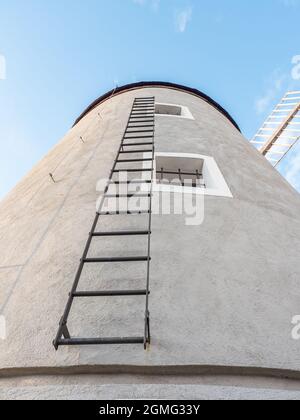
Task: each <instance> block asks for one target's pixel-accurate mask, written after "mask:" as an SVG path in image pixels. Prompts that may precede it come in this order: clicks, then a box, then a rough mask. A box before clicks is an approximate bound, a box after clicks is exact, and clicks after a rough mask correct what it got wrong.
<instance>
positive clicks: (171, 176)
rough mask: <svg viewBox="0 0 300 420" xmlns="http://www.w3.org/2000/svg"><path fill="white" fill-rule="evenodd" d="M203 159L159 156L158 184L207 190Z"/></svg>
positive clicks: (157, 162) (157, 159) (157, 163)
mask: <svg viewBox="0 0 300 420" xmlns="http://www.w3.org/2000/svg"><path fill="white" fill-rule="evenodd" d="M203 163H204V161H203V159H191V158H185V157H182V158H181V157H171V156H157V157H156V182H157V183H158V184H165V185H169V184H171V183H172V184H174V185H181V186H183V187H193V188H206V185H205V180H204V177H203Z"/></svg>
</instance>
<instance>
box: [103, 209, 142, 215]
mask: <svg viewBox="0 0 300 420" xmlns="http://www.w3.org/2000/svg"><path fill="white" fill-rule="evenodd" d="M149 213H150V210H132V211H130V210H129V211H108V212H105V211H102V212H100V213H98V214H99V216H126V215H129V216H130V215H133V214H149Z"/></svg>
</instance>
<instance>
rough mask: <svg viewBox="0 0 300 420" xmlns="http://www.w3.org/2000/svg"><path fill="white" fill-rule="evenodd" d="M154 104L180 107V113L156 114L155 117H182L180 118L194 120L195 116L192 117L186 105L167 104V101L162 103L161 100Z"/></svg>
mask: <svg viewBox="0 0 300 420" xmlns="http://www.w3.org/2000/svg"><path fill="white" fill-rule="evenodd" d="M156 105H165V106H174V107H177V108H181V115H170V114H156V113H155V116H156V117H163V118H166V117H169V118H182V119H186V120H195V118H194V117H193V115H192V113H191V111H190V110H189V108H188V107H187V106H182V105H179V104H167V103H162V102H156V103H155V106H156Z"/></svg>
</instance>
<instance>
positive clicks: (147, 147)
mask: <svg viewBox="0 0 300 420" xmlns="http://www.w3.org/2000/svg"><path fill="white" fill-rule="evenodd" d="M154 135H155V98H154V97H143V98H135V100H134V102H133V106H132V109H131V113H130V116H129V119H128V122H127V126H126V129H125V132H124V135H123V138H122V141H121V144H120V147H119V150H118V153H117V157H116V159H115V161H114V165H113V168H112V170H111V173H110V177H109V181H108V183H107V186H106V188H105V191H104V195H103V197H102V200H101V203H100V205H99V209H98V212H97V213H96V216H95V220H94V223H93V226H92V229H91V232H90V233H89V237H88V240H87V243H86V246H85V249H84V252H83V256H82V259H81V260H80V264H79V268H78V271H77V274H76V277H75V280H74V283H73V286H72V289H71V292H70V294H69V299H68V301H67V305H66V308H65V311H64V314H63V316H62V318H61V321H60V324H59V329H58V332H57V335H56V338H55V340H54V341H53V345H54V347H55V349H56V350H57V349H58V347H59V346H81V345H109V344H110V345H113V344H143V345H144V348H145V350H146V349H147V347H148V345H149V344H150V341H151V335H150V313H149V294H150V290H149V287H150V261H151V257H150V251H151V226H152V191H153V177H154V174H153V172H154V156H155V146H154ZM141 147H142V148H141ZM144 153H147V154H148V153H149V156H151V157H149V158H144ZM150 153H151V154H152V155H150ZM139 154H141V156H142V157H140V158H138V159H137V158H134V159H127V157H130V155H139ZM124 156H126V159H125V158H124V159H123V157H124ZM137 162H138V163H141V165H142V166H143V162H148V164H149V163H150V162H152V164H151V163H150V165H151V167H150V166H149V168H126V169H118V168H119V165H120V164H123V165H124V164H133V163H137ZM122 172H125V173H126V172H127V173H128V174H129V173H132V174H134V173H137V174H143V173H144V172H148V173H151V178H150V179H143V178H144V177H143V176H142V175H141V179H135V180H133V181H132V184H137V185H140V186H141V187H142V186H143V184H148V187H149V188H148V189H147V193H140V192H139V193H134V194H130V193H128V189H127V194H118V193H114V194H110V193H109V189H110V187H111V186H112V185H119V186H120V185H121V184H128V185H130V184H131V181H130V180H127V181H122V180H121V181H120V180H118V181H115V180H114V176H116V175H117V174H120V173H122ZM131 197H136V198H143V197H145V198H148V199H149V200H148V203H149V208H147V209H145V210H136V211H130V210H129V209H128V210H127V211H124V212H123V211H119V210H116V211H113V212H104V211H102V210H103V207H104V203H105V200H106V199H108V198H114V199H120V198H125V199H130V198H131ZM141 214H148V215H149V220H148V226H147V228H146V230H136V231H115V232H97V226H98V222H99V219H100V217H105V216H109V215H112V216H116V217H117V216H120V215H128V216H131V215H136V216H139V215H141ZM141 235H143V236H146V237H148V242H147V250H148V252H147V255H145V256H139V257H119V258H118V257H114V258H89V257H88V253H89V250H90V246H91V244H92V241H93V239H94V238H96V237H106V238H107V237H114V238H118V237H121V236H122V237H124V236H141ZM128 262H132V263H142V262H144V263H146V264H147V271H146V273H147V274H146V288H145V289H143V290H118V291H99V292H98V291H95V292H82V291H78V286H79V282H80V278H81V275H82V271H83V268H84V266H85V264H97V263H99V264H102V263H124V264H126V263H128ZM113 296H123V297H126V296H145V298H146V309H145V329H144V335H143V336H142V335H141V336H140V337H112V338H75V337H72V336H71V334H70V332H69V329H68V318H69V315H70V312H71V309H72V305H73V302H74V299H77V298H87V297H93V298H95V297H99V298H101V297H113Z"/></svg>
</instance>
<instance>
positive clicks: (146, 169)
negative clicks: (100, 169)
mask: <svg viewBox="0 0 300 420" xmlns="http://www.w3.org/2000/svg"><path fill="white" fill-rule="evenodd" d="M152 171H153V169H152V168H141V169H115V170H114V171H113V173H114V174H119V173H122V172H131V173H133V172H152Z"/></svg>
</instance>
